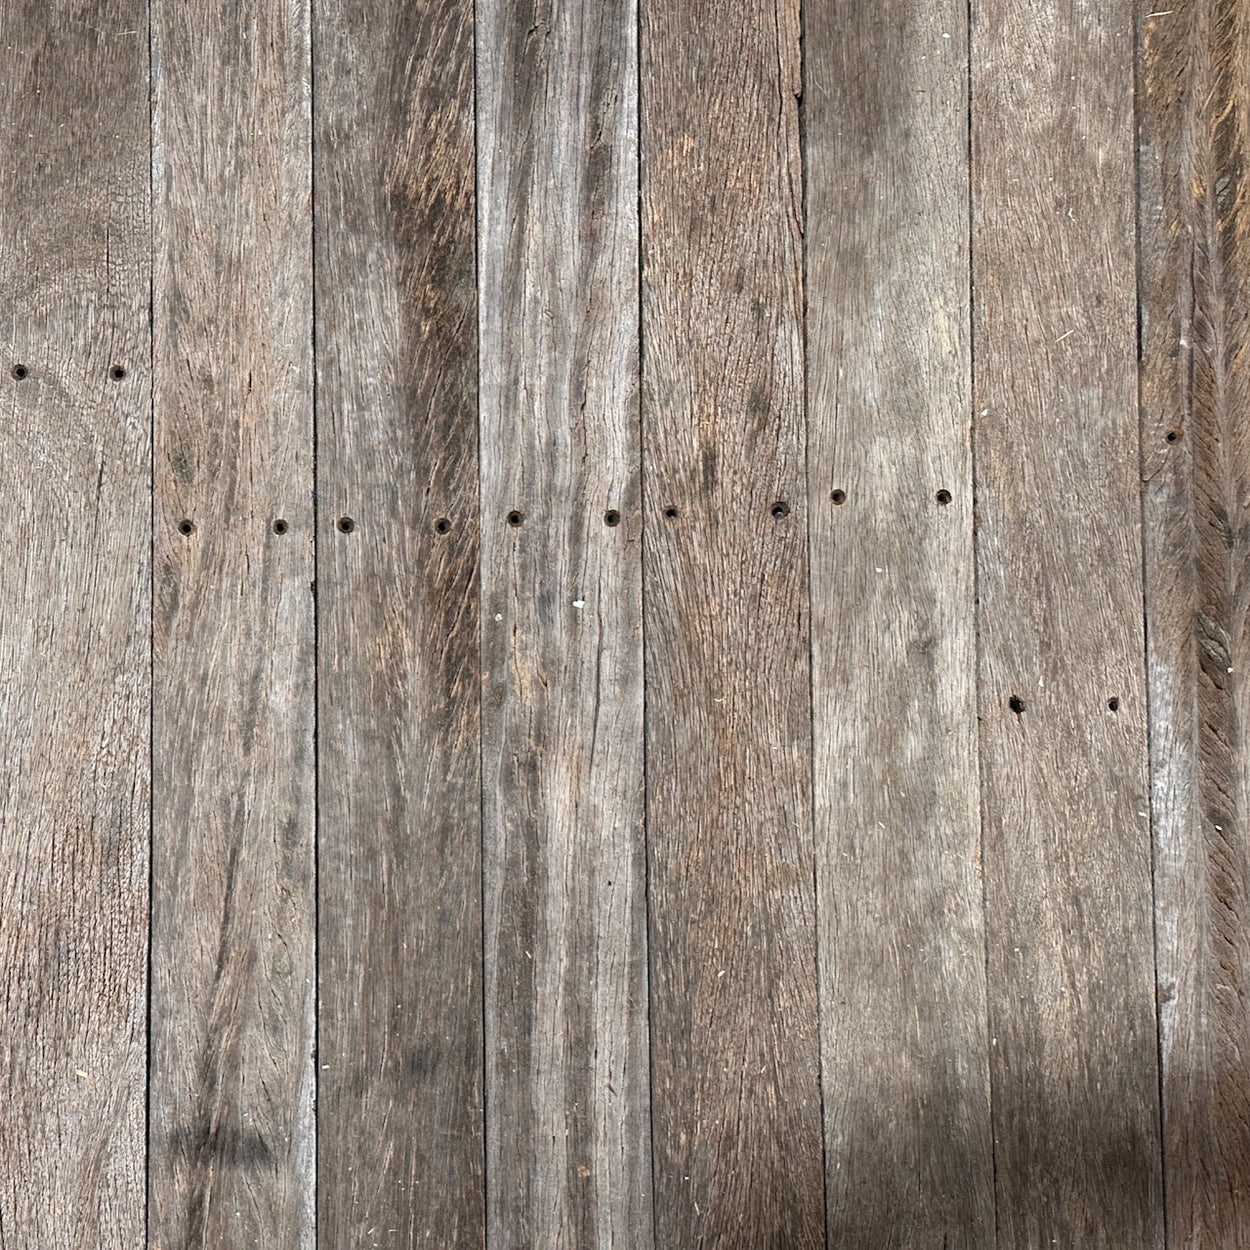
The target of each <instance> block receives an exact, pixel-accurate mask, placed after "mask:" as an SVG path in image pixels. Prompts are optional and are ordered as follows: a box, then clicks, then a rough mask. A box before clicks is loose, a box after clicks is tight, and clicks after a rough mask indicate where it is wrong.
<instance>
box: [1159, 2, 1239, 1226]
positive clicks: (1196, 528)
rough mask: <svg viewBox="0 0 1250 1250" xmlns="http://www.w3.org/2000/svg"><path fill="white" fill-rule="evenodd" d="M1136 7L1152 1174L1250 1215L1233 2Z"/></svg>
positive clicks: (1211, 1210)
mask: <svg viewBox="0 0 1250 1250" xmlns="http://www.w3.org/2000/svg"><path fill="white" fill-rule="evenodd" d="M1165 7H1166V6H1153V5H1150V6H1146V8H1144V9H1142V10H1141V13H1140V15H1139V45H1140V46H1139V71H1140V72H1139V79H1138V85H1139V91H1140V92H1141V95H1140V112H1139V116H1140V124H1141V132H1140V139H1141V145H1140V151H1141V177H1140V196H1141V201H1140V229H1141V327H1142V468H1143V481H1144V517H1145V532H1146V572H1147V577H1146V604H1147V621H1148V629H1147V634H1148V637H1149V643H1150V649H1149V666H1150V668H1149V676H1150V704H1151V709H1152V721H1153V724H1152V729H1151V751H1152V775H1153V782H1154V784H1153V805H1154V824H1155V838H1156V848H1157V854H1156V869H1155V870H1156V932H1157V935H1158V946H1159V951H1158V978H1159V984H1158V994H1159V1004H1160V1008H1159V1015H1160V1029H1161V1038H1160V1054H1161V1057H1162V1063H1163V1128H1164V1166H1165V1182H1166V1183H1165V1192H1166V1195H1167V1225H1168V1235H1169V1240H1170V1242H1171V1243H1172V1244H1174V1245H1177V1246H1199V1245H1202V1246H1207V1245H1210V1246H1216V1245H1220V1246H1224V1245H1228V1246H1231V1245H1239V1244H1241V1242H1242V1241H1243V1240H1244V1239H1245V1237H1246V1235H1247V1233H1246V1230H1247V1229H1248V1228H1250V1073H1248V1071H1247V1068H1246V1061H1245V1056H1246V1054H1247V1052H1248V1050H1250V1008H1248V1006H1247V1001H1246V982H1247V979H1248V978H1250V932H1248V929H1247V926H1248V925H1250V850H1248V848H1247V823H1248V806H1250V793H1248V790H1250V743H1248V741H1247V737H1246V732H1247V725H1248V724H1250V683H1247V681H1246V679H1245V676H1244V674H1245V672H1246V671H1247V669H1250V622H1248V620H1247V612H1248V609H1250V580H1248V576H1247V569H1248V562H1250V514H1248V511H1247V510H1248V508H1250V424H1248V423H1247V420H1246V413H1247V410H1248V409H1250V371H1248V362H1247V348H1248V347H1250V305H1248V303H1247V301H1248V299H1250V207H1248V204H1247V195H1246V187H1245V183H1244V173H1243V171H1244V169H1245V167H1246V161H1247V156H1248V155H1250V151H1248V149H1250V141H1248V136H1247V126H1248V125H1250V5H1247V4H1246V3H1245V2H1244V0H1197V2H1195V3H1186V4H1183V5H1177V6H1174V7H1172V8H1171V9H1170V11H1168V12H1162V11H1160V10H1162V9H1163V8H1165Z"/></svg>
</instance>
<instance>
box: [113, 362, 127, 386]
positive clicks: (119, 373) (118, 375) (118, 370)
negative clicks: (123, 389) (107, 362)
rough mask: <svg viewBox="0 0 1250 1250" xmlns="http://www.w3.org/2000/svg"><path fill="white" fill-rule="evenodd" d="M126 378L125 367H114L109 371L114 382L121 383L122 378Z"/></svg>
mask: <svg viewBox="0 0 1250 1250" xmlns="http://www.w3.org/2000/svg"><path fill="white" fill-rule="evenodd" d="M125 376H126V366H125V365H114V366H113V367H112V368H111V369H110V370H109V377H110V378H112V379H113V381H114V382H120V381H121V380H122V378H124V377H125Z"/></svg>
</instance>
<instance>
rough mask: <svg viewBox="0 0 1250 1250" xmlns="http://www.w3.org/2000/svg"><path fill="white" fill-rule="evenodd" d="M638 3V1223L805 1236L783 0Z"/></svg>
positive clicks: (806, 1030)
mask: <svg viewBox="0 0 1250 1250" xmlns="http://www.w3.org/2000/svg"><path fill="white" fill-rule="evenodd" d="M641 13H642V24H641V25H642V46H641V65H642V97H641V151H642V201H641V202H642V239H643V266H642V344H643V464H644V472H645V507H644V513H645V521H646V531H647V539H646V548H645V559H644V570H645V580H644V603H645V609H646V663H647V823H648V829H647V837H648V847H649V857H650V894H649V900H650V932H651V950H650V959H651V1097H652V1133H653V1140H654V1146H655V1202H656V1235H657V1241H658V1242H659V1244H661V1245H664V1246H686V1245H695V1244H700V1243H702V1244H704V1245H709V1246H712V1245H726V1246H727V1245H732V1244H739V1245H759V1246H765V1245H768V1246H782V1245H784V1246H790V1247H802V1246H816V1245H823V1244H824V1238H825V1230H824V1226H825V1203H824V1175H823V1172H824V1160H823V1149H822V1143H821V1108H820V1080H819V1034H818V1023H817V993H816V919H815V897H814V894H815V890H814V883H813V876H814V856H813V845H812V823H811V718H810V706H809V699H810V688H809V662H808V649H809V638H808V604H807V571H806V528H807V507H806V494H807V491H806V461H805V456H804V444H805V438H804V421H803V336H802V319H803V298H802V280H801V279H802V240H801V233H800V231H801V224H802V210H803V204H802V190H803V188H802V169H801V167H800V153H799V125H798V121H799V112H798V104H799V93H800V75H799V70H800V61H799V20H798V19H799V8H798V4H797V3H783V4H779V5H776V6H773V5H764V4H756V3H745V4H741V5H734V6H731V7H728V8H725V7H722V6H717V5H711V4H705V3H701V2H699V0H643V3H642V6H641ZM713 30H715V32H716V37H715V38H709V37H708V32H710V31H713ZM764 135H766V136H767V139H766V140H765V139H762V137H761V136H764Z"/></svg>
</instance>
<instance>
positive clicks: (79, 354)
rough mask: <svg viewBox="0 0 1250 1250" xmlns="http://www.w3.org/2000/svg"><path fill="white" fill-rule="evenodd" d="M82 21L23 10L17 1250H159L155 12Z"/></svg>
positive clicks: (15, 431)
mask: <svg viewBox="0 0 1250 1250" xmlns="http://www.w3.org/2000/svg"><path fill="white" fill-rule="evenodd" d="M79 7H80V6H76V5H70V4H64V3H59V2H58V3H51V4H34V3H19V2H17V0H9V2H8V3H5V4H3V5H0V49H2V50H3V54H4V75H3V82H2V84H0V150H2V151H3V158H2V159H0V269H2V272H3V275H4V277H3V281H2V282H0V399H2V400H3V429H4V454H3V457H0V493H2V494H3V497H4V500H5V515H6V520H7V523H8V524H7V535H6V543H5V556H4V559H3V560H2V561H0V760H2V761H3V778H4V781H3V787H2V788H0V1003H2V1004H3V1009H2V1011H0V1017H2V1020H3V1024H2V1025H0V1246H3V1247H5V1250H10V1248H13V1250H18V1248H24V1247H28V1246H58V1247H67V1248H72V1250H97V1248H99V1250H128V1248H129V1247H133V1246H136V1245H141V1244H142V1241H143V1220H144V1215H143V1169H144V1153H145V1151H144V1127H143V1125H144V1080H145V1074H144V1067H145V1049H146V998H147V909H148V888H147V881H148V784H149V775H148V714H149V712H148V709H149V694H150V683H149V672H148V643H149V630H150V624H151V615H150V606H149V584H150V559H149V556H150V545H149V532H150V531H149V523H148V521H149V495H148V483H149V478H150V472H151V458H150V390H149V371H148V364H149V357H150V346H149V335H148V294H149V256H148V234H149V220H148V111H147V94H148V50H147V11H146V7H145V6H144V5H143V4H141V3H134V2H133V0H107V2H105V3H101V4H98V5H95V6H93V8H92V11H91V13H90V15H89V18H88V15H86V14H84V13H82V12H80V11H79ZM115 368H117V369H122V370H124V371H125V376H123V377H121V378H120V379H118V380H114V378H113V377H112V376H111V371H112V370H113V369H115Z"/></svg>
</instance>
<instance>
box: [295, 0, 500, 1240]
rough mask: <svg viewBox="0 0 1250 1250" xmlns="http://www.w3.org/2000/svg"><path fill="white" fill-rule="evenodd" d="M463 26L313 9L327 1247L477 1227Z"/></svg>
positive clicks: (472, 337) (439, 1235) (481, 1194)
mask: <svg viewBox="0 0 1250 1250" xmlns="http://www.w3.org/2000/svg"><path fill="white" fill-rule="evenodd" d="M473 37H474V31H473V7H472V5H471V4H468V3H464V2H462V0H440V2H439V3H435V4H432V5H425V6H413V5H410V4H407V3H402V2H400V0H395V2H394V3H391V2H389V0H388V2H387V3H385V4H380V5H379V4H364V3H356V2H353V0H330V2H328V3H322V4H319V5H318V6H317V30H316V38H315V46H316V74H315V81H316V84H317V106H316V129H315V135H316V154H317V155H316V188H317V195H316V237H317V252H316V257H317V378H318V385H317V435H318V437H317V485H318V507H317V519H318V529H319V533H318V555H319V561H318V607H319V616H318V622H319V639H318V640H319V657H320V664H319V687H318V695H319V699H318V711H319V715H318V732H319V771H318V778H319V786H318V790H319V800H320V802H319V814H320V822H319V834H320V842H319V868H320V888H319V904H320V906H319V912H318V915H319V920H320V929H319V933H320V1000H321V1012H320V1017H319V1050H318V1054H319V1058H318V1078H319V1082H318V1088H319V1101H318V1130H319V1141H320V1143H321V1146H320V1151H319V1156H318V1157H319V1168H318V1181H319V1212H320V1222H319V1235H320V1239H321V1242H322V1244H325V1245H353V1246H354V1245H387V1246H409V1245H414V1246H473V1245H481V1244H482V1239H483V1235H484V1221H485V1189H484V1175H483V1167H484V1158H483V1155H484V1147H483V1132H484V1124H483V1106H482V1096H483V1074H482V1063H483V1056H482V932H481V888H482V886H481V853H480V847H481V824H480V802H481V791H480V785H479V771H478V769H479V760H478V751H479V745H478V689H479V677H478V672H479V664H480V656H479V643H478V637H479V635H478V596H479V587H478V481H477V324H476V320H477V300H476V289H475V262H474V217H475V210H474V98H473V77H474V69H473Z"/></svg>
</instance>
